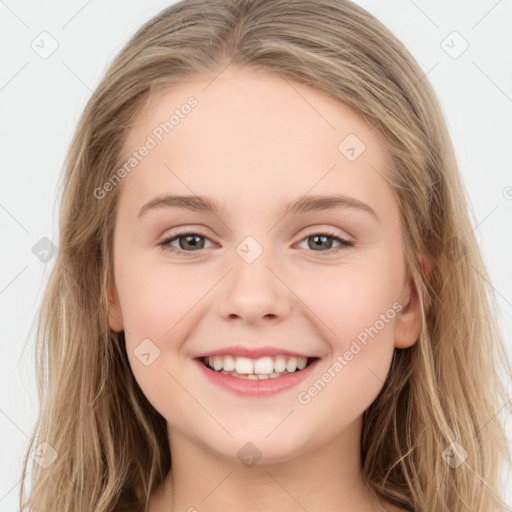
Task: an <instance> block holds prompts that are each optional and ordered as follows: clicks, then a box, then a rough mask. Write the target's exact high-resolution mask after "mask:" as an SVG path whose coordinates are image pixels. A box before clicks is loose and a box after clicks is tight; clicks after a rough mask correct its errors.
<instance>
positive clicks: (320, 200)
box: [137, 194, 378, 220]
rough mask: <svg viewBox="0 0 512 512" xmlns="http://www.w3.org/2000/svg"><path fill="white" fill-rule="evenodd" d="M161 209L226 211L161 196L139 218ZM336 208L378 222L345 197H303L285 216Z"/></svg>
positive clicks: (199, 199)
mask: <svg viewBox="0 0 512 512" xmlns="http://www.w3.org/2000/svg"><path fill="white" fill-rule="evenodd" d="M159 208H181V209H184V210H191V211H198V212H211V213H215V214H219V213H220V212H221V211H224V209H223V208H221V206H220V205H219V203H218V202H217V201H216V200H215V199H213V198H209V197H205V196H197V195H193V196H190V195H169V194H166V195H159V196H157V197H155V198H154V199H152V200H151V201H149V202H148V203H146V204H145V205H144V206H143V207H142V208H141V210H140V212H139V214H138V216H137V218H140V217H141V216H142V215H143V214H144V213H146V212H147V211H149V210H153V209H159ZM334 208H347V209H358V210H360V211H364V212H366V213H369V214H370V215H372V216H373V217H374V218H375V219H376V220H378V216H377V214H376V213H375V211H374V210H373V209H372V208H371V207H370V206H368V205H367V204H366V203H363V202H361V201H359V200H358V199H355V198H354V197H350V196H345V195H339V194H336V195H328V196H324V195H308V196H301V197H299V198H297V199H295V200H293V201H290V202H289V203H287V205H286V207H285V211H284V214H285V215H287V214H288V213H307V212H311V211H318V210H331V209H334Z"/></svg>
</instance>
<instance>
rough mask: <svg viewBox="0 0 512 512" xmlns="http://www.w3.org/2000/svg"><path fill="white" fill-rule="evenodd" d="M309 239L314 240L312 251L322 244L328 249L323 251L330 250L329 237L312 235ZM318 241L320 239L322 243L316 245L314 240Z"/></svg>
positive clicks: (330, 241)
mask: <svg viewBox="0 0 512 512" xmlns="http://www.w3.org/2000/svg"><path fill="white" fill-rule="evenodd" d="M310 238H313V239H315V242H314V245H313V248H314V249H315V248H318V247H320V246H321V245H322V244H323V243H324V244H327V246H328V247H325V249H330V248H331V245H332V239H331V237H329V236H326V235H314V236H312V237H310ZM318 239H322V241H321V242H320V243H317V242H316V240H318ZM326 241H327V242H326Z"/></svg>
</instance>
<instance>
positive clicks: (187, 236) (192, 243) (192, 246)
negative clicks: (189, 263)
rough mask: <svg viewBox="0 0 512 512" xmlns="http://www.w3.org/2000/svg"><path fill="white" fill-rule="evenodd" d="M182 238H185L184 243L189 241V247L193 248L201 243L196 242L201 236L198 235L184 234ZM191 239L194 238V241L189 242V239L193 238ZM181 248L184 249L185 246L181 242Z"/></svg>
mask: <svg viewBox="0 0 512 512" xmlns="http://www.w3.org/2000/svg"><path fill="white" fill-rule="evenodd" d="M183 238H185V240H186V242H185V245H186V244H189V243H190V244H191V245H190V247H191V248H193V249H197V248H198V246H200V245H201V244H200V243H199V242H197V240H198V239H201V238H202V237H200V236H199V235H185V236H184V237H183ZM193 239H195V242H194V241H192V242H190V240H193ZM182 248H183V249H186V247H183V244H182ZM201 248H202V247H199V249H201Z"/></svg>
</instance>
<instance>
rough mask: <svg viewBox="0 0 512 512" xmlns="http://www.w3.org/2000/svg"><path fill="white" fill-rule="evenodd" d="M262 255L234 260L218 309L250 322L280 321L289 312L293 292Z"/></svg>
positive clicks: (223, 315)
mask: <svg viewBox="0 0 512 512" xmlns="http://www.w3.org/2000/svg"><path fill="white" fill-rule="evenodd" d="M263 256H264V255H262V256H261V257H260V258H258V260H256V261H254V262H253V263H247V262H245V261H243V260H240V261H237V262H235V264H234V267H233V268H232V270H231V272H229V273H228V275H227V276H226V277H225V282H224V284H223V286H222V290H221V297H220V300H219V302H218V313H219V315H220V316H222V317H223V318H224V319H230V320H235V319H239V320H240V321H243V322H245V323H248V324H258V323H263V322H264V323H265V324H266V323H268V322H270V321H272V322H274V323H279V322H280V321H281V320H283V319H284V318H285V317H286V316H287V315H289V312H290V309H291V307H292V306H291V303H292V296H293V293H292V292H291V291H290V288H289V287H288V286H287V285H286V283H285V282H284V280H283V278H282V277H280V276H279V275H278V272H276V270H274V268H272V267H270V266H269V265H268V263H270V262H269V261H268V260H267V259H266V258H264V257H263Z"/></svg>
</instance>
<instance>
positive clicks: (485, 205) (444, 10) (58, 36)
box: [0, 0, 512, 512]
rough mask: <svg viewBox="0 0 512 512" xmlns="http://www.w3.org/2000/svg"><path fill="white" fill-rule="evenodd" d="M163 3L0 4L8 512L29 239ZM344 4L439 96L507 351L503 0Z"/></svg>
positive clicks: (38, 288) (29, 335) (511, 196)
mask: <svg viewBox="0 0 512 512" xmlns="http://www.w3.org/2000/svg"><path fill="white" fill-rule="evenodd" d="M170 3H172V2H168V1H167V2H165V1H155V2H142V1H138V2H137V1H134V0H123V1H122V0H109V1H108V2H106V1H103V2H99V1H98V0H89V1H87V0H72V1H70V0H67V1H63V0H60V1H53V2H51V3H50V2H37V1H36V0H30V1H20V0H18V1H16V0H5V1H1V0H0V45H1V46H0V47H1V49H2V51H1V56H0V106H1V118H0V119H1V122H0V130H1V131H0V141H1V160H0V173H1V180H2V181H1V186H0V229H1V230H0V233H1V234H2V242H3V244H2V250H1V251H0V312H1V318H0V319H1V323H0V339H1V344H2V345H1V346H2V357H1V358H0V375H1V386H0V434H1V453H0V512H3V511H14V510H17V493H18V488H19V481H20V472H21V458H22V454H23V452H24V450H25V447H26V443H27V440H28V436H29V434H30V433H31V430H32V426H33V423H34V421H35V418H36V411H37V395H36V387H35V379H34V360H33V348H32V347H33V334H34V330H33V329H34V325H35V324H34V319H35V315H36V312H37V307H38V305H39V302H40V300H41V296H42V290H43V288H44V284H45V280H46V279H47V277H48V273H49V269H50V266H51V264H52V262H53V261H54V260H50V261H49V262H48V263H43V262H41V261H40V260H39V259H38V258H37V257H36V256H35V255H34V254H33V253H32V247H33V246H34V245H35V244H36V242H38V241H39V240H40V239H41V238H42V237H44V236H46V237H48V238H49V239H51V240H52V241H53V242H54V243H55V244H56V245H58V236H57V220H58V217H57V213H58V201H59V198H58V197H57V188H56V187H57V181H58V178H59V174H60V171H61V168H62V164H63V159H64V155H65V152H66V150H67V147H68V144H69V142H70V140H71V136H72V133H73V130H74V127H75V125H76V123H77V120H78V117H79V114H80V112H81V111H82V109H83V107H84V106H85V103H86V100H87V99H88V98H89V96H90V95H91V92H92V90H94V88H95V87H96V85H97V83H98V82H99V80H100V77H101V76H102V74H103V72H104V71H105V69H106V67H107V65H108V64H109V63H110V62H111V60H112V58H113V57H114V55H115V54H116V53H117V52H118V50H119V49H120V48H121V47H122V45H124V43H125V42H126V41H127V39H128V38H129V37H130V36H131V35H132V33H133V32H135V30H136V29H137V28H138V27H139V26H140V25H141V24H142V23H143V22H144V21H146V20H147V19H148V18H150V17H151V16H153V15H154V14H156V13H157V12H158V11H160V10H161V9H163V8H164V7H166V6H167V5H169V4H170ZM356 3H358V4H359V5H361V6H362V7H364V8H366V9H367V10H369V11H370V12H371V13H373V14H374V15H375V16H377V18H379V19H380V20H381V21H382V22H383V23H384V24H385V25H386V26H387V27H389V28H390V29H391V30H392V31H393V33H394V34H395V35H396V36H397V37H398V38H399V39H400V40H401V41H403V42H404V43H405V45H406V46H407V47H408V48H409V50H410V51H411V53H412V54H413V55H414V57H415V58H416V59H417V60H418V62H419V63H420V65H421V66H422V68H423V70H424V71H425V73H426V74H427V77H428V79H429V80H430V81H431V83H432V84H433V86H434V89H435V90H436V92H437V94H438V95H439V97H440V101H441V104H442V107H443V110H444V112H445V115H446V117H447V121H448V125H449V128H450V132H451V135H452V138H453V141H454V144H455V148H456V153H457V158H458V161H459V165H460V168H461V172H462V175H463V179H464V185H465V188H466V190H467V193H468V195H469V198H470V201H471V204H472V207H473V209H472V212H471V215H472V222H473V227H474V230H475V233H476V235H477V238H478V240H479V242H480V245H481V247H482V251H483V254H484V258H485V261H486V263H487V266H488V269H489V272H490V276H491V280H492V285H493V287H494V289H495V290H496V295H497V298H498V304H499V306H500V308H501V312H502V318H501V319H500V322H501V329H502V333H503V336H504V338H505V341H506V346H507V350H508V352H509V355H510V356H511V357H512V241H511V234H512V230H511V227H512V222H511V220H512V189H511V188H510V187H511V186H512V165H511V163H512V152H511V147H512V123H511V120H512V30H511V29H510V27H512V2H511V1H510V0H500V1H496V0H472V1H467V0H451V1H450V2H446V1H445V0H435V1H432V0H431V1H428V2H427V1H426V0H415V1H413V0H395V1H393V2H382V1H378V0H358V1H357V2H356ZM43 31H47V32H49V33H50V34H51V36H52V37H53V38H54V39H55V40H56V41H57V43H58V48H57V50H56V51H55V52H54V53H53V54H52V55H51V56H50V57H49V58H47V59H42V58H41V57H40V56H39V55H38V54H37V53H36V52H35V51H34V50H33V49H32V47H31V44H32V42H33V41H34V40H36V42H37V41H38V39H37V38H38V36H39V34H40V33H41V32H43ZM453 31H457V32H458V33H459V34H460V35H461V36H462V37H463V38H464V39H465V40H466V41H467V43H468V44H469V47H468V49H467V50H466V51H465V52H464V53H463V54H462V55H460V57H458V58H456V59H454V58H452V57H450V56H449V55H448V54H447V53H446V52H445V50H444V49H443V47H442V46H441V43H442V41H443V40H445V38H446V37H447V36H448V35H449V34H451V33H452V32H453ZM449 41H450V39H448V44H452V43H450V42H449ZM458 45H460V41H457V40H456V39H455V40H454V43H453V44H452V46H454V50H453V51H456V50H457V49H458V48H461V47H460V46H458ZM507 187H508V188H507ZM507 191H508V196H507ZM507 197H508V198H507ZM509 390H510V385H509ZM503 412H504V411H502V414H503ZM507 420H508V417H507ZM511 427H512V425H511V422H510V421H508V432H509V438H510V439H512V429H511ZM509 478H510V475H509ZM509 482H512V478H510V480H509ZM508 487H510V488H512V483H509V486H508ZM507 503H511V504H512V489H511V490H510V491H509V493H508V496H507Z"/></svg>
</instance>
